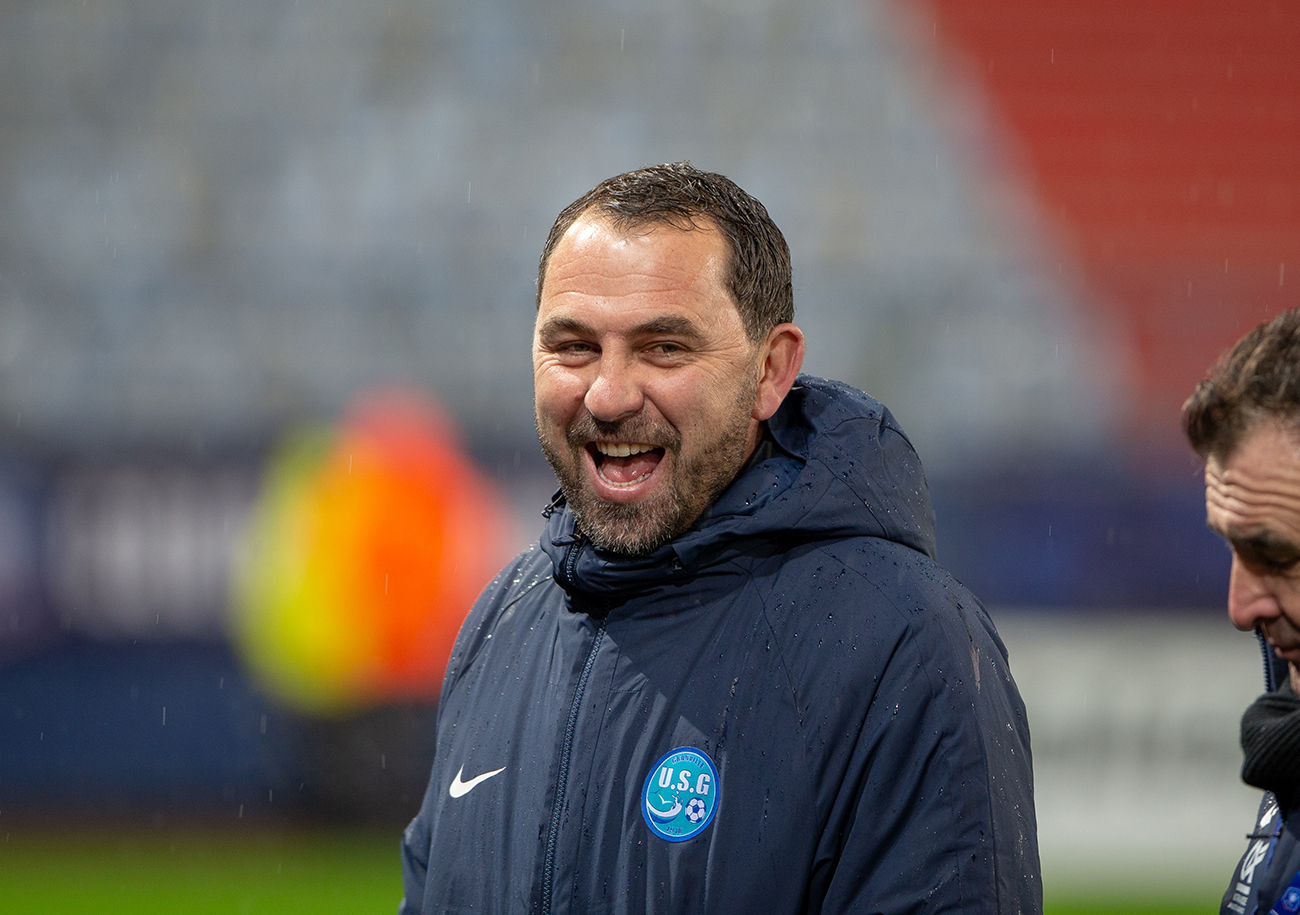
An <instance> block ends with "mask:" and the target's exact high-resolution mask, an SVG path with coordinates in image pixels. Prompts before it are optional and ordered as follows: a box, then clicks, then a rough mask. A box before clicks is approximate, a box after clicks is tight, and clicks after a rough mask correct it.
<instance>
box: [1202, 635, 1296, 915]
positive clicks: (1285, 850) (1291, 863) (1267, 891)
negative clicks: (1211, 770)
mask: <svg viewBox="0 0 1300 915" xmlns="http://www.w3.org/2000/svg"><path fill="white" fill-rule="evenodd" d="M1256 636H1258V638H1259V647H1260V649H1261V650H1262V651H1263V652H1264V689H1265V690H1267V691H1268V692H1270V693H1271V692H1273V691H1274V690H1276V689H1278V688H1279V687H1281V685H1282V684H1283V683H1284V682H1286V679H1287V677H1288V676H1289V673H1288V668H1287V663H1286V662H1285V661H1283V660H1282V659H1281V658H1279V657H1277V656H1276V655H1275V654H1274V653H1273V649H1272V647H1271V646H1270V645H1269V644H1268V642H1267V641H1265V640H1264V636H1263V633H1260V632H1258V631H1256ZM1298 826H1300V811H1296V810H1286V811H1283V810H1282V808H1281V805H1280V804H1279V803H1278V799H1277V795H1275V794H1274V793H1273V792H1272V791H1265V792H1264V797H1263V798H1262V799H1261V800H1260V804H1259V812H1258V813H1257V814H1256V815H1255V828H1254V829H1253V830H1251V831H1250V832H1249V833H1247V834H1246V851H1245V853H1244V854H1243V855H1242V856H1241V860H1240V861H1239V862H1238V863H1237V868H1236V870H1234V871H1233V872H1232V882H1231V883H1229V884H1228V889H1227V890H1226V891H1225V892H1224V894H1223V901H1222V903H1221V904H1220V906H1219V911H1220V913H1221V915H1258V913H1261V912H1269V911H1270V910H1272V909H1273V908H1274V907H1275V906H1276V904H1277V903H1278V901H1279V899H1280V898H1281V896H1282V893H1283V892H1284V891H1286V889H1287V888H1288V887H1289V886H1290V884H1291V881H1292V880H1293V879H1294V878H1296V877H1297V875H1298V874H1300V835H1297V827H1298ZM1295 901H1296V903H1297V905H1300V900H1295ZM1297 905H1292V906H1291V907H1290V909H1283V910H1282V911H1283V912H1287V913H1293V912H1295V911H1296V908H1297Z"/></svg>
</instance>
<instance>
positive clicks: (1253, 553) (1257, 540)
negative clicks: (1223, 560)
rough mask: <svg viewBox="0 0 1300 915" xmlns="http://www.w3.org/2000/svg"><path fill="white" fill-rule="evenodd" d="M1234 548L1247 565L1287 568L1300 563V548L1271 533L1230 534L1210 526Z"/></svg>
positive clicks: (1210, 526)
mask: <svg viewBox="0 0 1300 915" xmlns="http://www.w3.org/2000/svg"><path fill="white" fill-rule="evenodd" d="M1208 526H1209V528H1210V530H1212V531H1214V532H1215V533H1216V534H1218V535H1219V536H1220V537H1222V538H1223V539H1224V540H1226V541H1228V544H1229V545H1230V546H1231V547H1232V551H1233V552H1234V553H1236V554H1237V555H1238V556H1240V557H1241V558H1242V559H1243V560H1244V561H1246V562H1247V563H1255V564H1260V565H1266V566H1272V567H1275V568H1279V569H1282V568H1286V567H1289V566H1292V565H1295V564H1296V563H1297V562H1300V546H1297V545H1296V544H1294V543H1292V542H1291V541H1290V540H1287V539H1286V538H1285V537H1279V536H1278V535H1277V534H1274V533H1272V532H1271V531H1259V532H1258V533H1254V534H1230V533H1228V532H1227V531H1223V530H1220V529H1219V528H1217V527H1215V526H1214V525H1212V524H1211V525H1208Z"/></svg>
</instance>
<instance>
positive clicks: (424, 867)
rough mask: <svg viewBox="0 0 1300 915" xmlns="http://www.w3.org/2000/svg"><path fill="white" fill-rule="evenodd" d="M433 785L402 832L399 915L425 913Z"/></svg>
mask: <svg viewBox="0 0 1300 915" xmlns="http://www.w3.org/2000/svg"><path fill="white" fill-rule="evenodd" d="M432 790H433V782H432V781H430V783H429V787H428V788H426V789H425V793H424V803H423V804H421V806H420V812H419V814H417V815H416V817H415V819H414V820H412V821H411V824H410V825H409V826H407V827H406V831H405V832H403V833H402V892H403V896H402V902H401V904H400V905H399V906H398V907H397V915H420V913H421V912H423V911H424V885H425V881H426V880H427V879H428V876H429V847H430V835H429V821H428V816H427V814H428V811H429V810H430V809H431V805H430V803H429V792H431V791H432Z"/></svg>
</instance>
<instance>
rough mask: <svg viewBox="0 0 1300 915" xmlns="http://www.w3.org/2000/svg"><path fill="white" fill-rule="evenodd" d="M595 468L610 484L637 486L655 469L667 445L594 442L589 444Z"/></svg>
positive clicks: (589, 451)
mask: <svg viewBox="0 0 1300 915" xmlns="http://www.w3.org/2000/svg"><path fill="white" fill-rule="evenodd" d="M587 451H588V453H589V454H590V455H591V459H592V461H593V462H594V463H595V465H596V472H597V473H598V474H600V476H601V479H603V480H604V481H605V482H606V483H609V484H610V485H611V486H634V485H636V484H637V483H640V482H641V481H642V480H644V479H646V478H647V477H648V476H650V474H652V473H654V472H655V468H656V467H658V466H659V462H660V461H661V460H663V457H664V449H662V448H657V447H655V446H654V445H640V444H634V443H631V442H592V443H591V444H589V445H588V446H587Z"/></svg>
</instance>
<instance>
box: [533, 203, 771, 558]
mask: <svg viewBox="0 0 1300 915" xmlns="http://www.w3.org/2000/svg"><path fill="white" fill-rule="evenodd" d="M726 266H727V246H726V242H725V240H724V238H723V237H722V235H721V234H720V233H719V232H718V231H717V230H715V229H713V228H712V227H709V228H700V229H695V230H692V231H682V230H679V229H676V228H673V227H671V226H668V225H656V226H652V227H648V228H643V229H639V230H635V231H634V232H633V233H632V234H626V235H625V234H622V233H620V232H618V231H617V230H615V229H613V228H611V227H610V226H609V225H607V224H606V223H605V222H603V221H602V220H600V219H599V218H590V217H583V218H580V219H579V220H578V221H577V222H575V223H574V224H573V226H572V227H570V229H569V231H568V232H566V233H565V235H564V236H563V238H561V240H560V242H559V244H558V245H557V246H556V248H555V250H554V252H553V253H552V255H551V260H550V263H549V264H548V266H547V269H546V276H545V282H544V284H543V287H542V297H541V302H540V304H539V307H538V312H537V325H536V328H535V330H534V334H533V384H534V396H535V405H536V411H537V432H538V437H539V438H540V440H541V444H542V450H543V451H544V452H545V454H546V457H547V460H549V461H550V462H551V466H552V467H553V468H554V469H555V473H556V476H557V477H559V480H560V486H561V488H562V489H563V490H564V494H565V497H566V498H567V499H568V502H569V505H570V506H571V507H572V508H573V512H574V514H575V516H576V517H577V520H578V526H579V528H580V529H581V530H582V532H583V533H584V534H585V535H586V536H587V537H588V538H589V539H590V540H591V541H592V542H593V543H594V544H595V545H596V546H598V547H602V548H604V549H609V550H614V551H617V552H621V553H629V554H636V553H644V552H648V551H650V550H652V549H654V548H655V547H657V546H659V545H660V544H662V543H665V542H666V541H668V540H670V539H671V538H673V537H675V536H676V535H677V534H680V533H681V532H682V531H684V530H686V528H688V527H689V526H690V525H691V523H692V522H693V521H694V520H695V519H696V518H698V517H699V516H700V514H701V513H702V512H703V511H704V510H705V509H706V508H708V506H709V505H711V504H712V503H713V501H714V499H716V498H717V497H718V495H719V494H720V493H721V492H722V490H723V489H725V488H726V487H727V485H728V484H729V483H730V482H731V480H732V479H733V478H734V477H735V474H736V472H737V471H738V470H739V469H740V467H741V466H742V465H743V464H744V462H745V460H746V459H747V458H748V457H749V454H750V453H751V452H752V451H753V449H754V446H755V444H756V443H757V441H758V437H759V422H758V419H756V418H755V415H754V414H755V392H756V388H757V384H758V378H757V373H758V361H759V357H758V348H757V347H755V346H753V345H752V344H751V343H750V341H749V339H748V338H747V337H746V335H745V329H744V325H743V324H742V322H741V319H740V314H739V312H738V311H737V310H736V306H735V304H734V303H733V301H732V299H731V296H730V294H729V293H728V292H727V290H726V287H725V285H724V275H725V270H726Z"/></svg>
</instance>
